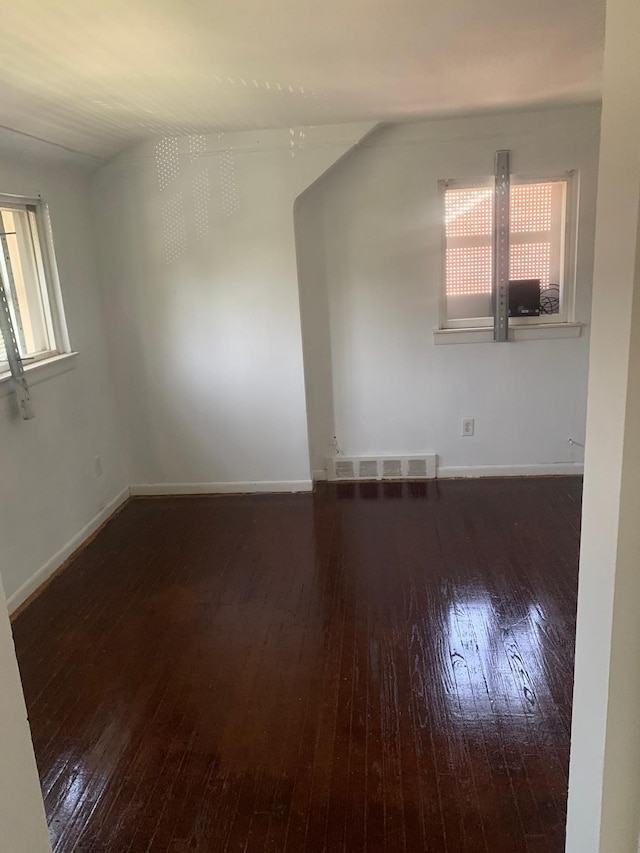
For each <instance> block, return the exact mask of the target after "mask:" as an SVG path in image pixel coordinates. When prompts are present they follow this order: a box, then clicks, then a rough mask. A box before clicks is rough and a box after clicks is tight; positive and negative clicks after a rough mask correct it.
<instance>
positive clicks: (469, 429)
mask: <svg viewBox="0 0 640 853" xmlns="http://www.w3.org/2000/svg"><path fill="white" fill-rule="evenodd" d="M474 428H475V421H474V419H473V418H463V419H462V429H461V431H460V435H473V431H474Z"/></svg>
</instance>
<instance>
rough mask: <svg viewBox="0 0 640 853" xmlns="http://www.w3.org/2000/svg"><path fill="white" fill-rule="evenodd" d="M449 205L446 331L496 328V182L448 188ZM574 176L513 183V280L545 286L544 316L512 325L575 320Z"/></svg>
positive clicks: (447, 183) (443, 185) (446, 207)
mask: <svg viewBox="0 0 640 853" xmlns="http://www.w3.org/2000/svg"><path fill="white" fill-rule="evenodd" d="M441 191H442V196H443V207H444V258H443V268H444V275H443V280H444V281H443V310H442V315H443V316H442V322H441V326H442V327H443V328H469V327H478V326H487V327H489V326H492V325H493V309H492V265H493V239H494V235H493V198H494V188H493V181H492V180H491V179H487V180H486V181H479V182H475V183H461V182H457V181H444V182H442V183H441ZM573 192H574V190H573V176H572V175H565V176H564V177H562V178H548V179H547V178H545V179H540V178H537V179H518V178H517V177H514V178H512V181H511V195H510V272H509V278H510V279H511V280H537V281H539V282H540V315H539V316H535V317H510V319H509V324H510V325H530V324H535V323H558V322H567V321H568V320H571V319H572V317H571V303H572V294H573V269H572V263H571V257H572V252H571V250H570V247H571V245H572V242H573V225H574V222H573V220H574V214H573Z"/></svg>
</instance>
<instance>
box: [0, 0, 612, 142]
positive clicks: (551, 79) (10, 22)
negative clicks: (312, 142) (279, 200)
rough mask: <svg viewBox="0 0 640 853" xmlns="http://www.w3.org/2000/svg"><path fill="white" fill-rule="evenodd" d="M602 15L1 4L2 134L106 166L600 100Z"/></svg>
mask: <svg viewBox="0 0 640 853" xmlns="http://www.w3.org/2000/svg"><path fill="white" fill-rule="evenodd" d="M603 7H604V2H603V0H437V2H436V0H323V2H317V0H315V1H312V0H104V2H102V3H98V2H95V0H59V2H52V0H19V2H16V0H10V2H9V0H0V126H1V127H4V128H11V129H12V130H16V131H20V132H21V133H23V134H30V135H33V136H36V137H38V138H41V139H45V140H47V141H50V142H54V143H56V144H58V145H61V146H66V147H68V148H72V149H75V150H77V151H82V152H84V153H87V154H91V155H94V156H96V157H100V158H108V157H110V156H112V155H113V154H115V153H117V152H118V151H119V150H121V149H122V148H124V147H126V146H127V145H129V144H131V143H133V142H136V141H138V140H140V139H144V138H147V137H151V136H157V135H159V134H171V135H175V134H179V133H194V132H215V131H226V130H246V129H253V128H265V127H287V126H292V127H293V126H298V125H315V124H326V123H337V122H343V121H368V120H393V119H396V120H397V119H400V118H414V117H419V116H430V115H441V114H451V113H456V112H468V111H476V110H482V109H488V108H491V109H492V108H502V107H514V106H517V107H526V106H533V105H542V104H561V103H565V102H575V101H581V100H592V99H595V98H598V97H599V95H600V73H601V61H602V39H603V15H604V10H603Z"/></svg>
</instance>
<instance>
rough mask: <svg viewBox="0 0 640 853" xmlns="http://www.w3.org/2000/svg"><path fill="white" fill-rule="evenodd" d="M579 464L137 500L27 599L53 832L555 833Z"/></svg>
mask: <svg viewBox="0 0 640 853" xmlns="http://www.w3.org/2000/svg"><path fill="white" fill-rule="evenodd" d="M580 495H581V482H580V481H579V480H578V479H575V478H554V479H529V480H524V479H520V480H517V479H514V480H484V481H449V482H440V483H435V482H430V483H428V484H393V483H388V484H369V485H362V486H355V485H350V486H340V487H332V486H326V485H325V486H323V487H321V488H319V489H318V491H317V492H316V494H315V495H313V496H311V495H286V496H277V495H271V496H230V497H193V498H152V499H137V500H133V501H131V502H130V503H129V504H128V505H127V506H126V507H125V508H124V509H123V510H122V512H120V514H119V515H118V516H116V517H115V518H114V519H113V520H112V521H111V522H110V523H109V524H108V525H107V526H106V527H105V528H104V530H102V532H101V533H100V534H99V535H98V536H97V538H96V539H95V540H94V541H93V542H92V543H90V544H89V545H88V547H87V548H86V549H85V550H84V551H82V552H81V553H80V554H79V555H78V556H77V557H76V559H75V560H74V561H73V562H72V564H71V565H70V566H69V567H68V568H67V569H66V570H65V571H64V572H62V573H61V574H60V575H59V576H58V577H57V578H56V579H55V580H54V581H53V582H52V583H51V584H50V586H49V587H48V588H47V589H46V590H45V591H44V592H43V593H42V594H41V595H40V597H39V598H37V599H36V600H35V601H34V602H33V603H32V604H31V605H30V606H29V607H28V608H27V609H26V610H24V611H23V612H22V613H21V614H20V615H19V616H18V618H17V619H16V620H15V622H14V632H15V640H16V646H17V652H18V659H19V663H20V667H21V671H22V677H23V681H24V688H25V693H26V699H27V706H28V709H29V715H30V719H31V727H32V731H33V739H34V744H35V751H36V756H37V760H38V766H39V769H40V776H41V780H42V787H43V791H44V797H45V804H46V810H47V814H48V819H49V824H50V828H51V836H52V841H53V847H54V850H55V851H57V853H63V851H64V853H71V851H87V853H89V851H90V853H101V851H104V852H105V853H106V851H108V852H109V853H120V851H122V853H125V851H129V853H143V851H158V853H161V852H162V853H186V851H207V853H217V852H218V851H220V853H222V851H229V853H232V851H266V850H269V851H277V853H280V851H286V853H320V851H349V853H351V851H353V853H356V851H367V853H374V851H386V853H396V851H402V853H417V851H423V850H424V851H447V853H520V851H527V853H541V851H545V853H561V851H562V850H563V840H564V821H565V807H566V792H567V765H568V750H569V727H570V717H571V706H570V703H571V692H572V679H573V674H572V673H573V669H572V668H573V645H574V630H575V608H576V583H577V563H578V543H579V531H578V525H579V509H580Z"/></svg>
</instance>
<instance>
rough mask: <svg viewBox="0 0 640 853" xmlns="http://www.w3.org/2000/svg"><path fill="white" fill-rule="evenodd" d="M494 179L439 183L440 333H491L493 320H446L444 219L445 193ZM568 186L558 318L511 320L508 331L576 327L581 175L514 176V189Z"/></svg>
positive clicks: (489, 183) (478, 186)
mask: <svg viewBox="0 0 640 853" xmlns="http://www.w3.org/2000/svg"><path fill="white" fill-rule="evenodd" d="M494 180H495V179H494V178H493V176H491V177H483V178H475V179H473V178H472V179H469V180H464V179H457V178H453V179H444V180H440V181H438V197H439V210H440V222H441V234H442V241H441V246H442V248H441V253H440V257H441V281H440V323H439V329H441V330H452V329H492V328H493V322H494V321H493V317H491V316H489V317H465V318H460V319H453V320H450V319H449V318H448V316H447V235H446V219H445V193H446V191H447V190H448V189H481V188H483V187H493V186H494ZM551 183H565V184H566V192H565V198H564V209H563V212H562V215H563V217H564V229H563V231H562V237H561V239H562V249H561V251H562V282H561V283H560V310H559V311H558V313H557V314H541V315H540V316H539V317H509V328H517V327H518V326H547V327H548V326H549V325H555V324H558V325H565V326H566V325H575V290H576V288H575V283H576V282H575V280H576V246H577V225H578V221H577V220H578V190H579V174H578V172H577V171H570V172H565V173H564V174H554V175H549V174H547V173H544V174H540V175H528V174H522V175H519V174H514V175H512V176H511V185H512V186H514V185H519V184H551Z"/></svg>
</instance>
